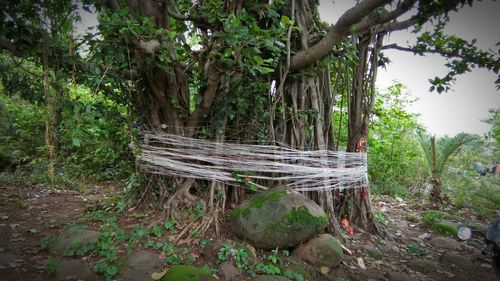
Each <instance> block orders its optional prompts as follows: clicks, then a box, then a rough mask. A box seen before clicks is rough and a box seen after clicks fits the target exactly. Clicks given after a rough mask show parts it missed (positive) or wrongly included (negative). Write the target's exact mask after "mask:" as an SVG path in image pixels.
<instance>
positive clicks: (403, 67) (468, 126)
mask: <svg viewBox="0 0 500 281" xmlns="http://www.w3.org/2000/svg"><path fill="white" fill-rule="evenodd" d="M354 5H355V1H353V0H335V1H334V0H320V8H319V12H320V15H321V18H322V19H323V20H324V21H326V22H330V23H335V21H336V20H337V19H338V18H339V17H340V16H341V15H342V14H343V13H344V12H345V11H346V10H347V9H349V8H351V7H352V6H354ZM499 11H500V3H499V2H498V1H497V2H493V1H483V2H477V1H475V2H474V5H473V7H472V8H471V7H468V6H467V7H464V8H463V9H462V10H460V11H459V12H458V13H455V12H453V13H450V22H449V24H448V26H447V28H446V30H445V31H446V33H447V34H450V35H451V34H454V35H457V36H459V37H461V38H463V39H466V40H472V39H474V38H475V39H477V40H478V42H477V45H478V46H479V47H480V48H482V49H484V50H492V51H493V52H495V51H494V50H497V51H496V53H497V54H498V47H497V48H495V44H496V43H497V42H500V31H499V30H500V29H499V28H500V16H498V12H499ZM414 40H415V35H413V34H411V33H410V32H409V31H399V32H393V33H392V34H390V35H389V36H388V38H387V39H386V41H385V43H384V44H391V43H397V44H398V45H401V46H408V42H414ZM385 55H386V56H387V57H389V59H390V60H391V61H392V63H391V64H390V65H388V66H387V67H386V69H385V70H384V69H383V68H382V69H379V72H378V77H377V82H376V85H377V87H378V88H380V89H383V88H386V87H387V86H389V85H391V84H393V83H394V81H399V82H401V83H403V84H404V85H405V86H406V88H407V90H408V91H409V92H410V93H411V95H412V97H414V98H416V99H418V100H417V101H416V102H415V103H414V104H413V105H412V106H411V107H410V108H409V111H411V112H414V113H418V114H420V117H419V119H420V122H421V123H422V124H423V125H424V126H426V127H427V129H428V131H429V132H430V133H431V134H436V135H438V136H443V135H449V136H452V135H455V134H458V133H460V132H466V133H472V134H479V135H483V134H484V133H486V132H488V131H489V129H490V127H489V125H488V124H486V123H484V122H481V120H484V119H485V118H487V117H489V116H490V114H489V113H488V110H489V109H490V108H498V107H500V93H499V91H497V90H496V87H495V83H494V82H495V80H496V75H495V74H494V73H493V72H488V71H486V70H481V69H474V70H473V71H472V72H469V73H466V74H463V75H461V76H458V78H457V81H456V83H455V84H454V85H453V91H449V92H447V93H443V94H438V93H437V92H432V93H431V92H429V87H430V83H429V82H428V80H429V78H434V77H435V76H443V74H446V73H447V71H446V67H444V64H445V63H446V60H445V59H444V58H442V57H441V56H439V55H427V56H425V57H422V56H418V55H417V56H415V55H413V54H412V53H407V52H401V51H396V50H386V51H385Z"/></svg>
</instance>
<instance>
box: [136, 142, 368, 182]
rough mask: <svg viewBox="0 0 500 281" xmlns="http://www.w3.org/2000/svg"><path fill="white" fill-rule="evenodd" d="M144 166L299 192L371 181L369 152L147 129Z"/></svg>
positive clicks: (156, 171) (142, 157)
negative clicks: (244, 141)
mask: <svg viewBox="0 0 500 281" xmlns="http://www.w3.org/2000/svg"><path fill="white" fill-rule="evenodd" d="M142 137H143V144H142V145H140V146H138V147H136V149H138V150H139V151H140V152H139V153H138V159H137V161H138V165H139V166H140V167H141V168H142V169H143V170H144V171H145V172H148V173H153V174H159V175H168V176H175V177H183V178H194V179H201V180H215V181H218V182H222V183H225V184H228V185H237V186H243V187H252V188H257V189H267V187H266V186H263V185H262V184H260V183H262V182H266V183H267V185H271V184H273V186H277V185H280V186H285V187H289V188H293V189H295V190H297V191H319V190H332V189H346V188H360V187H363V186H366V185H367V184H368V179H367V158H366V153H350V152H342V151H330V150H309V151H302V150H296V149H292V148H288V147H282V146H273V145H255V144H241V143H218V142H214V141H209V140H202V139H194V138H187V137H182V136H178V135H170V134H164V133H152V132H143V134H142Z"/></svg>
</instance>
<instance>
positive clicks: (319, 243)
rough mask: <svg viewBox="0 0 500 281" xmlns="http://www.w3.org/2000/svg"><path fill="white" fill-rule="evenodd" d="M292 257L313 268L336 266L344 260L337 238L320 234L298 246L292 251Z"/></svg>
mask: <svg viewBox="0 0 500 281" xmlns="http://www.w3.org/2000/svg"><path fill="white" fill-rule="evenodd" d="M293 256H294V257H296V258H297V259H299V260H303V261H306V262H308V263H310V264H311V265H314V266H327V267H330V268H333V267H336V266H338V265H339V264H340V263H341V262H342V260H343V259H344V253H343V252H342V247H341V246H340V242H339V241H338V240H337V238H335V237H333V236H332V235H330V234H320V235H318V236H317V237H315V238H313V239H311V240H309V241H307V242H306V243H305V244H302V245H300V246H299V247H297V248H296V249H295V250H294V251H293Z"/></svg>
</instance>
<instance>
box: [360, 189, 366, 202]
mask: <svg viewBox="0 0 500 281" xmlns="http://www.w3.org/2000/svg"><path fill="white" fill-rule="evenodd" d="M359 195H360V196H361V200H364V199H365V198H366V197H368V188H366V187H363V188H361V191H360V192H359Z"/></svg>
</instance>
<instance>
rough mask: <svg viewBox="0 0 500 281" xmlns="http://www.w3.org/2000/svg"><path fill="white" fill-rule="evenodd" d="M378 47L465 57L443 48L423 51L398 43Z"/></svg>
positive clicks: (415, 52) (421, 53)
mask: <svg viewBox="0 0 500 281" xmlns="http://www.w3.org/2000/svg"><path fill="white" fill-rule="evenodd" d="M380 49H381V50H387V49H393V50H398V51H404V52H410V53H414V54H419V55H423V54H424V53H427V54H438V55H443V56H445V57H447V58H452V57H453V58H460V59H466V58H465V56H463V55H461V54H459V53H457V52H446V51H443V50H436V49H433V50H425V51H418V50H417V49H415V48H411V47H403V46H399V45H398V44H389V45H385V46H383V47H382V48H380Z"/></svg>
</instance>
